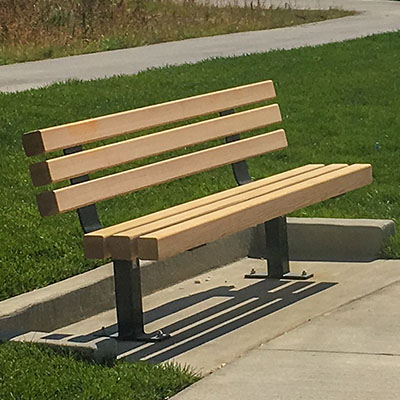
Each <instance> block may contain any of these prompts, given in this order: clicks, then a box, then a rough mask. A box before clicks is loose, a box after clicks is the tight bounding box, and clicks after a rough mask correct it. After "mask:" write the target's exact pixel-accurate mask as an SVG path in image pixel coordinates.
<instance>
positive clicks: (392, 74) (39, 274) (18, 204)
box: [0, 32, 400, 299]
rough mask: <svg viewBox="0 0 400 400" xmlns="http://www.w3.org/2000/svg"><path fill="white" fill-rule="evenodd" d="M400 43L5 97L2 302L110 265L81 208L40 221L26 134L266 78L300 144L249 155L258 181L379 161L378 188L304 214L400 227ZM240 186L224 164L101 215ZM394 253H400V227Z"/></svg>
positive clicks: (220, 63)
mask: <svg viewBox="0 0 400 400" xmlns="http://www.w3.org/2000/svg"><path fill="white" fill-rule="evenodd" d="M399 39H400V32H394V33H388V34H384V35H377V36H371V37H368V38H364V39H359V40H354V41H348V42H344V43H337V44H329V45H325V46H320V47H316V48H302V49H296V50H291V51H276V52H270V53H266V54H257V55H250V56H243V57H238V58H228V59H216V60H210V61H205V62H201V63H198V64H195V65H183V66H179V67H170V68H164V69H155V70H151V71H147V72H143V73H141V74H139V75H136V76H131V77H115V78H112V79H106V80H98V81H91V82H69V83H66V84H57V85H54V86H51V87H49V88H46V89H39V90H32V91H27V92H23V93H17V94H0V109H1V110H2V113H1V114H0V146H1V150H2V157H1V158H0V171H1V180H0V190H1V193H2V196H1V197H0V219H1V221H2V229H1V231H0V264H1V266H0V282H1V286H0V299H5V298H8V297H10V296H13V295H16V294H19V293H23V292H26V291H29V290H32V289H34V288H37V287H43V286H46V285H48V284H50V283H53V282H56V281H59V280H61V279H63V278H67V277H70V276H72V275H75V274H78V273H80V272H83V271H86V270H89V269H91V268H93V267H95V266H96V265H100V264H102V263H103V262H102V261H96V262H93V261H90V260H86V259H85V258H84V257H83V253H82V233H81V230H80V227H79V223H78V219H77V216H76V214H75V213H67V214H63V215H59V216H56V217H47V218H40V217H39V215H38V211H37V208H36V204H35V200H34V195H35V193H37V192H38V190H37V189H34V188H33V187H32V184H31V183H30V178H29V174H28V165H29V163H30V162H31V160H28V159H27V158H26V157H25V156H24V154H23V151H22V146H21V135H22V133H23V132H27V131H30V130H34V129H38V128H41V127H47V126H52V125H55V124H61V123H64V122H71V121H75V120H80V119H83V118H87V117H92V116H98V115H104V114H107V113H112V112H116V111H121V110H127V109H130V108H135V107H140V106H145V105H148V104H154V103H158V102H162V101H167V100H172V99H176V98H182V97H186V96H191V95H195V94H199V93H205V92H209V91H213V90H218V89H223V88H227V87H233V86H237V85H242V84H246V83H251V82H257V81H261V80H265V79H273V80H274V82H275V85H276V90H277V93H278V98H277V100H278V102H279V104H280V106H281V109H282V115H283V119H284V124H283V125H284V128H286V131H287V135H288V140H289V148H288V149H287V150H284V151H279V152H275V153H272V154H269V155H265V156H262V157H257V158H255V159H252V160H250V162H249V165H250V170H251V173H252V175H253V177H254V178H256V179H257V178H261V177H264V176H267V175H269V174H273V173H277V172H280V171H284V170H288V169H290V168H294V167H297V166H300V165H304V164H306V163H320V162H322V163H332V162H346V163H357V162H361V163H363V162H368V163H371V164H372V166H373V173H374V183H373V184H372V185H370V186H368V187H365V188H362V189H359V190H356V191H354V192H352V193H349V194H347V195H346V196H344V197H340V198H337V199H332V200H329V201H326V202H323V203H320V204H317V205H315V206H312V207H308V208H306V209H302V210H300V211H298V212H296V213H294V215H297V216H303V217H314V216H319V217H338V218H391V219H393V220H394V221H395V222H396V224H397V226H398V227H399V221H400V207H399V204H400V191H399V184H400V170H399V169H398V168H396V165H397V163H398V160H399V156H400V138H399V132H400V117H399V113H398V110H399V109H400V96H399V95H398V94H399V90H400V76H399V74H398V65H400V40H399ZM377 143H378V144H377ZM234 185H235V184H234V180H233V177H232V173H231V170H230V168H229V167H224V168H220V169H218V170H214V171H212V172H206V173H203V174H200V175H196V176H193V177H190V178H185V179H182V180H179V181H176V182H172V183H168V184H164V185H160V186H159V187H156V188H152V189H148V190H143V191H141V192H138V193H134V194H130V195H126V196H122V197H119V198H117V199H113V200H109V201H105V202H102V203H100V204H99V213H100V216H101V219H102V221H103V223H104V224H105V225H110V224H114V223H117V222H120V221H124V220H126V219H127V218H134V217H137V216H140V215H144V214H148V213H150V212H154V211H157V210H159V209H161V208H164V207H168V206H171V205H173V204H178V203H182V202H184V201H187V200H190V199H193V198H197V197H200V196H203V195H206V194H209V193H213V192H216V191H219V190H222V189H225V188H227V187H232V186H234ZM398 231H399V229H398ZM386 256H388V257H397V258H398V257H400V235H399V234H397V235H396V236H395V238H394V239H393V240H392V241H391V243H390V244H389V245H388V246H387V249H386Z"/></svg>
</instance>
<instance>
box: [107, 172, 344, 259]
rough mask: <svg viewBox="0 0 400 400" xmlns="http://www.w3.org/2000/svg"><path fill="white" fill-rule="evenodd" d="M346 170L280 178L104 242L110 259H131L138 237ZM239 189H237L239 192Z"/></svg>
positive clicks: (120, 234) (135, 249)
mask: <svg viewBox="0 0 400 400" xmlns="http://www.w3.org/2000/svg"><path fill="white" fill-rule="evenodd" d="M345 167H347V164H331V165H328V166H326V167H322V168H318V169H315V170H312V171H309V172H305V173H303V174H300V175H296V176H294V177H291V178H288V179H283V180H280V181H277V182H275V183H269V184H268V183H267V181H266V183H265V185H263V186H261V187H258V188H254V189H252V190H247V191H242V192H241V193H240V191H239V190H236V192H234V193H232V195H231V196H229V197H227V198H225V199H221V200H219V201H217V202H213V203H210V204H205V205H202V206H198V207H194V208H192V209H189V210H187V211H185V212H181V213H179V214H175V215H172V216H170V217H166V218H162V219H159V220H156V221H154V222H151V223H147V224H145V225H141V226H138V227H136V228H133V229H130V230H127V231H123V232H120V233H117V234H115V235H113V236H111V237H109V238H107V240H106V246H107V248H108V249H109V251H110V253H111V257H112V258H113V259H123V260H132V259H135V258H136V257H138V246H137V243H138V238H139V236H141V235H145V234H148V233H150V232H153V231H157V230H160V229H164V228H167V227H169V226H173V225H176V224H179V223H181V222H185V221H189V220H192V219H193V218H197V217H199V216H202V215H207V214H210V213H212V212H214V211H217V210H222V209H224V208H227V207H230V206H233V205H235V204H241V203H243V202H246V201H248V200H250V199H255V198H257V197H260V196H264V195H266V194H268V193H272V192H275V191H277V190H281V189H283V188H286V187H289V186H292V185H296V184H298V183H301V182H305V181H307V180H309V179H312V178H315V177H317V176H322V175H324V174H327V173H329V172H332V171H336V170H339V169H342V168H345ZM241 188H242V187H238V188H237V189H241Z"/></svg>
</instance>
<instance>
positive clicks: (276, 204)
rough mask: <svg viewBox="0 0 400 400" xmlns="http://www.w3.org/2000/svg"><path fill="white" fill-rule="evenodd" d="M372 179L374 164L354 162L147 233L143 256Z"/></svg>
mask: <svg viewBox="0 0 400 400" xmlns="http://www.w3.org/2000/svg"><path fill="white" fill-rule="evenodd" d="M371 182H372V170H371V166H370V165H368V164H355V165H351V166H349V167H346V168H343V169H340V170H339V171H335V172H331V173H329V174H326V175H323V176H321V177H317V178H313V179H310V180H309V181H306V182H303V183H299V184H296V185H293V186H291V187H289V188H285V189H282V190H278V191H276V192H273V193H270V194H267V195H265V196H260V197H257V198H255V199H251V200H248V201H246V202H243V203H241V204H236V205H233V206H231V207H228V208H226V209H223V210H218V211H215V212H212V213H210V214H207V215H205V216H200V217H198V218H194V219H192V220H190V221H186V222H182V223H180V224H177V225H173V226H171V227H168V228H164V229H161V230H159V231H156V232H152V233H150V234H147V235H143V236H141V237H140V238H139V239H138V252H139V257H140V258H141V259H146V260H157V259H163V258H167V257H170V256H172V255H175V254H177V253H180V252H182V251H185V250H188V249H190V248H193V247H196V246H199V245H201V244H204V243H208V242H211V241H214V240H217V239H219V238H221V237H224V236H226V235H229V234H232V233H234V232H237V231H239V230H243V229H246V228H250V227H251V226H254V225H257V224H258V223H261V222H263V221H266V220H270V219H273V218H276V217H279V216H281V215H285V214H288V213H290V212H292V211H294V210H296V209H299V208H302V207H306V206H308V205H311V204H314V203H317V202H320V201H323V200H326V199H328V198H330V197H334V196H338V195H340V194H343V193H346V192H348V191H350V190H354V189H356V188H359V187H361V186H364V185H367V184H369V183H371Z"/></svg>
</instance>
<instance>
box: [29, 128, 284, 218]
mask: <svg viewBox="0 0 400 400" xmlns="http://www.w3.org/2000/svg"><path fill="white" fill-rule="evenodd" d="M286 146H287V141H286V136H285V132H284V130H282V129H280V130H277V131H274V132H270V133H266V134H262V135H258V136H254V137H251V138H247V139H243V140H240V141H236V142H232V143H229V144H224V145H221V146H218V147H213V148H210V149H206V150H202V151H198V152H195V153H190V154H186V155H183V156H179V157H175V158H172V159H168V160H165V161H161V162H157V163H154V164H150V165H146V166H143V167H140V168H136V169H132V170H128V171H124V172H120V173H117V174H113V175H109V176H105V177H102V178H98V179H95V180H92V181H89V182H85V183H81V184H78V185H74V186H69V187H65V188H62V189H58V190H54V191H52V192H43V193H41V194H39V195H38V196H37V201H38V205H39V211H40V214H41V215H42V216H46V215H54V214H57V213H62V212H66V211H70V210H73V209H76V208H79V207H83V206H86V205H89V204H93V203H96V202H98V201H102V200H106V199H109V198H112V197H114V196H118V195H122V194H125V193H130V192H133V191H136V190H140V189H144V188H146V187H150V186H154V185H158V184H161V183H164V182H168V181H171V180H174V179H179V178H182V177H185V176H189V175H193V174H195V173H199V172H202V171H206V170H209V169H213V168H217V167H220V166H223V165H226V164H231V163H234V162H237V161H240V160H244V159H247V158H249V157H254V156H257V155H261V154H264V153H267V152H270V151H274V150H279V149H282V148H284V147H286Z"/></svg>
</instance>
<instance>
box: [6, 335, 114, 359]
mask: <svg viewBox="0 0 400 400" xmlns="http://www.w3.org/2000/svg"><path fill="white" fill-rule="evenodd" d="M1 341H12V342H25V343H37V344H45V345H47V346H52V347H67V348H68V349H69V350H73V351H77V352H79V353H80V354H81V355H83V356H85V357H86V358H88V359H90V360H94V361H96V362H103V361H107V360H110V359H113V358H114V355H115V352H116V345H117V344H116V340H115V339H113V338H105V337H98V336H90V335H88V336H84V335H64V334H49V333H47V332H26V333H8V334H4V333H3V334H0V342H1Z"/></svg>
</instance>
